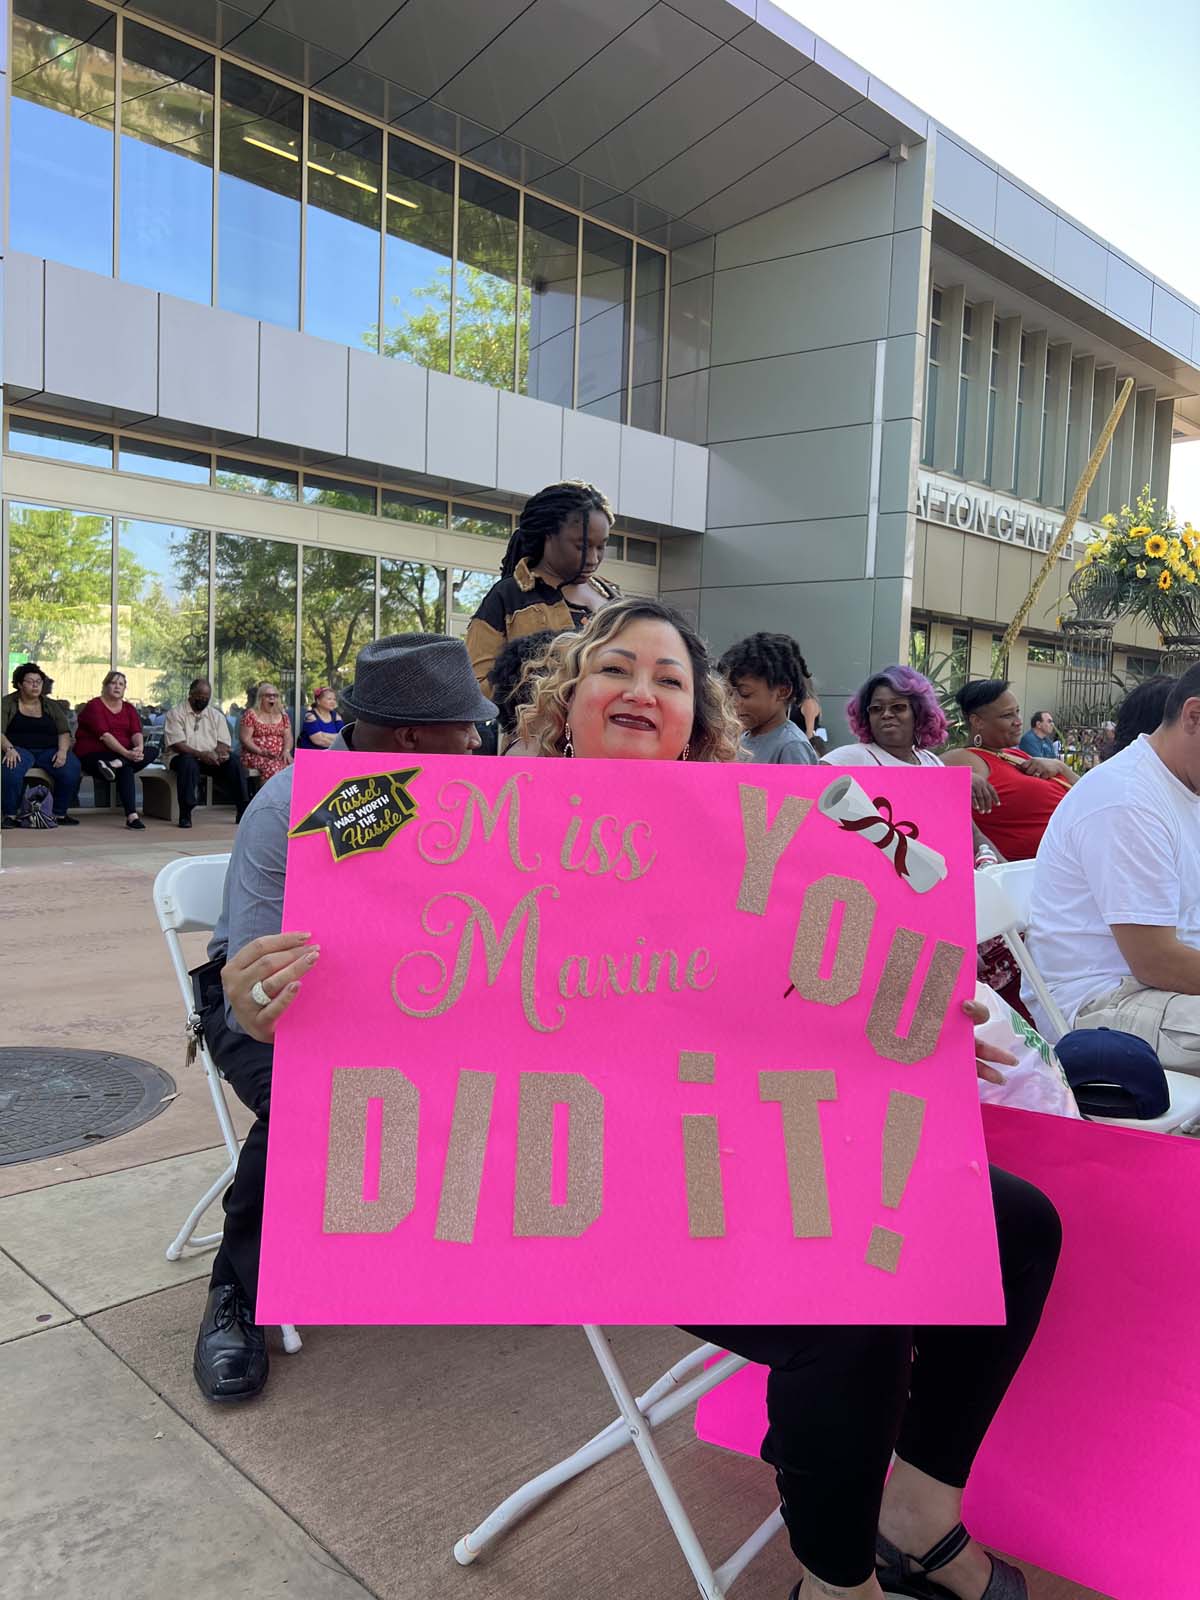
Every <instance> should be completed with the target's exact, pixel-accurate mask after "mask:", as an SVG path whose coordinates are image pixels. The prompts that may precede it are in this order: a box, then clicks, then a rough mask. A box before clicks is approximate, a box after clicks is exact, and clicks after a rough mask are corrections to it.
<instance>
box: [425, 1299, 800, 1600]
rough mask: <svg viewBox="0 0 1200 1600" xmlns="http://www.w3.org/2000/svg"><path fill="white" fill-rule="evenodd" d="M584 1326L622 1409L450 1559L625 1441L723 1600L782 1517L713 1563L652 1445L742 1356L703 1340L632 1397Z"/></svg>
mask: <svg viewBox="0 0 1200 1600" xmlns="http://www.w3.org/2000/svg"><path fill="white" fill-rule="evenodd" d="M583 1331H584V1333H585V1334H586V1335H587V1340H588V1343H589V1344H590V1345H591V1347H592V1354H593V1355H594V1356H595V1358H596V1363H597V1365H598V1366H599V1368H600V1371H601V1372H602V1373H603V1374H604V1381H605V1383H607V1384H608V1387H609V1390H610V1392H611V1393H612V1397H613V1399H614V1400H615V1401H616V1403H617V1410H618V1412H619V1413H620V1414H619V1415H618V1416H617V1417H615V1418H614V1419H613V1420H612V1422H610V1423H609V1424H608V1426H607V1427H606V1428H603V1429H601V1431H600V1432H599V1433H597V1434H596V1435H594V1437H593V1438H591V1439H589V1440H588V1442H587V1443H586V1444H584V1445H581V1446H580V1448H579V1449H578V1450H576V1451H575V1452H574V1454H573V1455H569V1456H567V1457H566V1458H565V1459H564V1460H562V1461H560V1462H558V1463H557V1464H556V1465H555V1466H553V1467H549V1468H547V1470H546V1471H545V1472H541V1473H539V1474H538V1476H537V1477H536V1478H530V1480H529V1482H528V1483H523V1484H522V1485H521V1487H520V1488H519V1489H516V1490H514V1492H513V1493H512V1494H510V1495H509V1497H508V1499H507V1500H504V1501H502V1502H501V1503H500V1505H498V1506H497V1507H496V1509H495V1510H494V1511H493V1512H491V1514H490V1515H489V1516H486V1517H485V1518H484V1519H483V1521H482V1522H481V1523H480V1524H479V1526H478V1527H477V1528H475V1529H474V1530H473V1531H472V1532H471V1533H468V1534H467V1535H466V1536H465V1537H464V1538H462V1539H460V1540H459V1541H458V1543H457V1544H456V1545H455V1546H454V1559H455V1560H456V1561H457V1562H458V1563H459V1565H460V1566H463V1567H467V1566H470V1564H471V1563H472V1561H474V1560H475V1559H476V1557H478V1556H480V1555H482V1554H483V1552H484V1551H485V1550H486V1549H487V1548H488V1547H489V1545H492V1544H494V1543H495V1542H496V1540H497V1539H499V1538H501V1537H502V1536H503V1535H504V1534H506V1533H507V1532H508V1531H509V1529H510V1528H511V1527H512V1526H513V1525H514V1523H516V1522H517V1521H518V1520H519V1519H520V1518H521V1517H523V1516H524V1515H525V1514H526V1513H527V1512H529V1511H532V1510H533V1509H534V1508H535V1507H536V1506H539V1505H541V1504H542V1502H543V1501H544V1500H546V1499H547V1498H548V1497H549V1496H550V1495H551V1494H553V1492H554V1490H555V1489H558V1488H560V1487H561V1486H562V1485H563V1484H564V1483H569V1482H570V1480H571V1479H572V1478H577V1477H579V1475H580V1474H581V1473H583V1472H586V1471H587V1469H588V1468H589V1467H594V1466H595V1465H596V1463H597V1462H599V1461H605V1460H607V1458H608V1457H609V1456H611V1455H615V1454H616V1453H617V1451H618V1450H622V1449H624V1448H625V1446H626V1445H632V1446H633V1447H634V1449H635V1450H636V1451H637V1453H638V1456H639V1458H640V1459H641V1463H642V1466H643V1467H644V1469H645V1472H646V1476H647V1477H648V1478H649V1479H650V1483H651V1485H652V1487H653V1489H654V1492H655V1494H656V1495H657V1496H658V1502H659V1504H660V1505H661V1506H662V1508H663V1511H664V1513H665V1515H666V1518H667V1521H668V1522H669V1523H670V1525H671V1531H672V1533H674V1535H675V1539H676V1542H677V1543H678V1545H679V1548H680V1550H681V1551H682V1552H683V1557H684V1560H685V1561H686V1562H687V1564H688V1567H689V1568H690V1569H691V1574H692V1577H693V1578H694V1579H695V1580H696V1587H697V1589H698V1590H699V1591H700V1594H701V1595H702V1596H703V1600H724V1596H725V1595H727V1594H728V1593H729V1589H730V1586H731V1585H732V1584H733V1582H734V1580H735V1579H736V1578H738V1577H739V1576H740V1575H741V1573H742V1572H744V1571H745V1569H746V1568H747V1567H748V1566H749V1564H750V1562H751V1561H753V1559H754V1557H755V1556H756V1555H758V1553H759V1551H760V1550H762V1549H763V1548H764V1547H765V1546H766V1545H767V1544H768V1543H769V1542H770V1541H771V1539H773V1538H774V1536H775V1535H776V1534H777V1533H778V1532H779V1530H780V1529H781V1528H782V1527H783V1517H782V1515H781V1514H780V1512H779V1511H778V1510H775V1511H773V1512H772V1513H771V1515H770V1516H769V1517H767V1519H766V1520H765V1521H764V1522H762V1523H761V1524H760V1525H759V1526H758V1527H757V1528H756V1529H755V1530H754V1532H753V1533H752V1534H751V1535H750V1537H749V1538H748V1539H747V1540H746V1541H745V1542H744V1543H743V1544H741V1545H739V1546H738V1548H737V1549H736V1550H735V1551H734V1553H733V1554H732V1555H731V1556H730V1557H729V1559H728V1560H727V1561H724V1562H722V1563H721V1565H720V1566H719V1567H713V1566H712V1565H711V1564H710V1563H709V1560H708V1557H707V1556H706V1555H705V1553H704V1548H703V1546H702V1545H701V1543H700V1540H699V1539H698V1538H697V1536H696V1530H695V1528H693V1526H692V1523H691V1519H690V1518H689V1517H688V1514H687V1512H686V1511H685V1510H684V1508H683V1502H682V1501H681V1500H680V1498H679V1495H678V1492H677V1491H676V1488H675V1485H674V1484H673V1483H672V1481H671V1477H670V1474H669V1473H668V1472H667V1469H666V1467H665V1466H664V1465H663V1460H662V1457H661V1455H660V1454H659V1452H658V1446H657V1445H656V1444H655V1442H654V1430H655V1429H656V1428H658V1427H661V1426H662V1424H663V1423H664V1422H668V1421H670V1419H671V1418H672V1417H677V1416H678V1415H679V1413H680V1412H681V1411H685V1410H687V1408H688V1407H689V1406H692V1405H694V1404H695V1403H696V1401H697V1400H699V1399H700V1397H701V1396H702V1395H705V1394H707V1393H708V1392H709V1390H710V1389H715V1388H716V1387H717V1385H718V1384H720V1383H724V1381H725V1379H726V1378H728V1377H730V1376H731V1375H732V1374H733V1373H735V1372H737V1371H738V1370H739V1369H740V1368H741V1367H744V1366H745V1365H746V1361H745V1359H744V1357H742V1356H731V1355H727V1354H725V1353H724V1352H723V1351H722V1350H720V1349H718V1348H717V1346H716V1345H714V1344H702V1345H700V1346H699V1347H698V1348H697V1349H695V1350H693V1351H691V1353H690V1354H688V1355H686V1356H684V1357H683V1359H682V1360H681V1361H677V1362H676V1363H675V1365H674V1366H673V1367H671V1368H670V1369H669V1370H668V1371H666V1372H664V1373H663V1375H662V1377H661V1378H659V1379H657V1380H656V1381H655V1382H654V1383H652V1384H651V1385H650V1387H649V1388H648V1389H647V1390H646V1392H645V1393H644V1394H642V1395H639V1396H638V1397H637V1398H636V1399H635V1398H634V1394H633V1391H632V1389H631V1388H630V1387H629V1383H628V1380H627V1379H626V1377H625V1374H624V1373H623V1372H622V1371H621V1368H620V1365H619V1364H618V1361H617V1357H616V1354H615V1352H614V1351H613V1348H612V1344H611V1342H610V1341H609V1338H608V1335H607V1334H606V1333H605V1331H604V1329H603V1328H597V1327H585V1328H584V1330H583ZM710 1360H711V1361H712V1362H713V1365H712V1366H706V1365H705V1363H706V1362H708V1361H710Z"/></svg>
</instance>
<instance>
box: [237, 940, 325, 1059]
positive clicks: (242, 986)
mask: <svg viewBox="0 0 1200 1600" xmlns="http://www.w3.org/2000/svg"><path fill="white" fill-rule="evenodd" d="M311 937H312V936H311V934H307V933H268V934H264V935H263V937H262V938H261V939H252V940H251V941H250V943H249V944H248V945H244V946H243V947H242V949H240V950H239V951H238V953H237V955H235V956H231V957H230V959H229V960H228V961H227V962H226V963H225V965H224V966H223V967H222V969H221V983H222V986H223V987H224V990H225V998H226V999H227V1000H228V1001H229V1009H230V1010H231V1011H232V1012H233V1014H234V1016H235V1017H236V1018H237V1021H238V1026H239V1027H240V1028H241V1029H242V1030H243V1032H245V1033H248V1034H249V1035H250V1037H251V1038H252V1039H257V1040H258V1041H259V1043H260V1044H273V1043H274V1041H275V1028H276V1024H277V1023H278V1022H279V1019H280V1017H281V1016H282V1015H283V1013H284V1012H285V1011H286V1010H287V1008H288V1007H289V1006H290V1005H291V1003H292V1001H293V1000H294V999H295V998H296V996H297V995H298V994H299V993H300V983H301V980H302V979H303V978H304V977H305V975H306V974H307V973H309V972H311V971H312V968H313V965H314V964H315V962H316V960H317V957H318V956H319V955H320V954H321V950H320V946H319V945H315V944H310V943H309V940H310V939H311ZM256 983H261V984H262V986H263V989H264V990H265V992H266V993H267V994H268V995H269V996H270V999H269V1001H268V1003H267V1004H266V1005H265V1006H260V1005H259V1004H258V1003H257V1002H256V1000H255V999H254V996H253V995H252V994H251V992H250V991H251V990H252V989H253V988H254V985H255V984H256Z"/></svg>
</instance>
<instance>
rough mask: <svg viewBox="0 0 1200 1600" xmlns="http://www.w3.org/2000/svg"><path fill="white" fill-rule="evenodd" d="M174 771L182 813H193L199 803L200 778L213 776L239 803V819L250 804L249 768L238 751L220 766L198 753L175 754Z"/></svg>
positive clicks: (172, 766)
mask: <svg viewBox="0 0 1200 1600" xmlns="http://www.w3.org/2000/svg"><path fill="white" fill-rule="evenodd" d="M171 771H172V772H173V773H174V774H175V783H176V785H177V787H178V789H179V815H180V816H181V817H190V816H191V814H192V811H193V809H194V808H195V807H196V806H198V805H199V803H200V793H201V788H200V785H201V780H202V779H203V778H212V779H214V780H215V781H216V782H217V783H219V784H220V785H221V786H222V787H223V788H224V789H225V791H226V792H227V793H230V794H232V796H233V801H234V804H235V805H236V806H237V815H238V821H239V822H240V821H241V818H242V812H243V811H245V809H246V807H247V805H248V804H249V801H250V794H249V790H248V788H247V785H246V769H245V767H243V765H242V763H241V762H240V761H239V760H238V758H237V756H236V755H230V756H229V757H227V758H226V760H224V761H222V762H221V764H220V766H217V767H213V766H209V765H208V763H207V762H203V761H197V760H196V758H195V756H184V755H177V756H172V757H171Z"/></svg>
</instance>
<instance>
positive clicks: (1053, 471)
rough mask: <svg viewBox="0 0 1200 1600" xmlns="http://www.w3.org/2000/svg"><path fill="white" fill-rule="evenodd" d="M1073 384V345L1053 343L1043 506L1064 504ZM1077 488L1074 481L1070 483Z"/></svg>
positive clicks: (1049, 364) (1048, 365)
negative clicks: (1071, 388) (1069, 400)
mask: <svg viewBox="0 0 1200 1600" xmlns="http://www.w3.org/2000/svg"><path fill="white" fill-rule="evenodd" d="M1070 386H1071V346H1070V345H1069V344H1066V343H1062V344H1052V345H1051V346H1050V352H1049V355H1048V357H1047V360H1046V440H1045V447H1044V453H1043V460H1042V477H1041V481H1042V492H1041V494H1040V495H1039V497H1038V498H1039V499H1040V500H1041V502H1042V504H1043V505H1047V506H1061V505H1062V504H1063V502H1064V489H1063V485H1064V483H1065V482H1066V476H1067V397H1068V391H1069V390H1070ZM1071 487H1072V488H1074V487H1075V486H1074V484H1072V485H1071Z"/></svg>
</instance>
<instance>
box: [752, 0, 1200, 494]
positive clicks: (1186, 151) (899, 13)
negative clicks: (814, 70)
mask: <svg viewBox="0 0 1200 1600" xmlns="http://www.w3.org/2000/svg"><path fill="white" fill-rule="evenodd" d="M776 3H778V4H781V5H782V6H783V9H784V10H785V11H789V12H790V13H791V14H792V15H793V16H795V17H797V18H798V19H799V21H801V22H802V23H803V24H804V25H805V27H808V28H812V29H813V31H814V32H816V33H817V34H819V35H820V36H821V37H822V38H823V39H827V40H828V41H829V43H830V44H832V45H835V46H836V47H837V48H838V49H839V50H842V51H844V52H845V54H846V55H848V56H850V57H852V58H853V59H854V60H855V61H858V62H860V63H861V64H862V65H863V66H864V67H866V68H868V70H869V71H871V72H872V73H874V74H876V76H878V77H880V78H882V79H883V80H884V82H885V83H889V84H891V86H892V87H893V88H894V89H897V90H899V92H900V93H901V94H903V95H906V96H907V97H908V99H910V100H912V101H914V102H915V103H916V104H917V105H919V106H920V107H921V108H922V109H923V110H925V111H928V112H929V113H930V114H931V115H932V116H934V117H936V118H937V120H938V121H939V122H942V123H944V124H945V125H946V126H947V127H948V128H952V129H954V131H955V132H957V133H960V134H962V135H963V137H964V138H965V139H967V140H968V141H969V142H970V143H971V144H974V145H977V146H978V147H979V148H980V149H981V150H984V151H986V153H987V154H988V155H989V156H991V157H993V159H995V160H996V161H998V162H999V163H1000V165H1001V166H1004V167H1007V168H1008V170H1009V171H1010V172H1013V173H1015V174H1016V175H1017V177H1019V178H1023V179H1024V180H1025V182H1026V183H1029V184H1031V185H1032V186H1033V187H1034V188H1035V189H1038V190H1040V191H1041V193H1043V194H1045V195H1046V196H1047V197H1048V198H1049V199H1051V200H1053V201H1054V202H1055V204H1056V205H1058V206H1061V207H1062V209H1063V210H1064V211H1067V212H1069V213H1070V214H1071V215H1073V216H1075V217H1077V218H1078V220H1079V221H1080V222H1083V223H1085V224H1086V225H1087V226H1088V227H1089V228H1092V229H1093V230H1094V231H1095V232H1096V233H1099V234H1100V235H1102V237H1104V238H1106V239H1108V240H1110V241H1111V242H1112V243H1113V244H1115V245H1116V246H1117V247H1118V248H1119V249H1121V250H1124V251H1125V252H1126V253H1127V254H1128V255H1130V256H1132V257H1133V259H1134V260H1135V261H1140V262H1141V263H1142V265H1143V266H1146V267H1149V268H1150V270H1151V271H1152V272H1155V273H1157V274H1158V276H1159V277H1160V278H1162V279H1163V280H1164V281H1165V282H1166V283H1168V284H1170V285H1171V286H1172V287H1173V288H1176V289H1179V290H1181V291H1182V293H1184V294H1185V295H1187V296H1188V298H1189V299H1190V300H1192V301H1195V302H1197V303H1200V144H1198V142H1197V139H1196V102H1197V96H1198V95H1200V4H1198V3H1197V0H1138V3H1133V0H1005V3H1004V4H1003V5H990V4H980V3H979V0H965V3H964V0H909V3H906V4H902V3H898V0H887V3H885V0H776ZM1170 498H1171V500H1172V502H1173V503H1174V505H1175V509H1176V511H1177V513H1178V514H1179V515H1180V517H1184V516H1186V517H1190V518H1191V520H1192V522H1194V523H1195V524H1197V526H1200V441H1197V442H1195V443H1193V444H1188V445H1183V446H1176V448H1175V451H1174V453H1173V459H1172V464H1171V495H1170Z"/></svg>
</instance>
